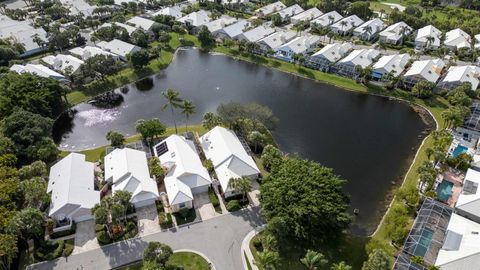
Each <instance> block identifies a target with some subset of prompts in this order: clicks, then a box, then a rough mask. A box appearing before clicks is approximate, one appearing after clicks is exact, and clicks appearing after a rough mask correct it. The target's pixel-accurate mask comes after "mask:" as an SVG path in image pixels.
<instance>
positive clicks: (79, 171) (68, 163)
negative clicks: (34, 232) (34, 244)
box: [47, 153, 100, 229]
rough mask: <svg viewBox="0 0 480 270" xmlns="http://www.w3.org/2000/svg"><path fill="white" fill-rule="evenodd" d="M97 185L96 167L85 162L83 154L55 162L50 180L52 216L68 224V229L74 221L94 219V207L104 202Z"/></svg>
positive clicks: (70, 155) (71, 154)
mask: <svg viewBox="0 0 480 270" xmlns="http://www.w3.org/2000/svg"><path fill="white" fill-rule="evenodd" d="M94 182H95V176H94V165H93V163H91V162H87V161H85V155H83V154H78V153H70V154H69V155H68V156H66V157H64V158H63V159H62V160H60V161H59V162H57V163H55V165H53V166H52V167H51V168H50V175H49V178H48V186H47V193H49V194H50V198H51V201H50V208H49V210H48V215H49V216H50V217H52V218H54V219H55V220H56V221H57V223H58V224H62V225H65V227H66V228H65V229H69V228H70V225H71V222H72V221H74V222H81V221H85V220H90V219H93V215H92V213H91V208H92V207H93V206H94V205H95V204H97V203H99V202H100V191H97V190H95V183H94ZM58 224H57V226H58ZM58 227H62V226H58Z"/></svg>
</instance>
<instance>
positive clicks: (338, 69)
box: [333, 49, 380, 77]
mask: <svg viewBox="0 0 480 270" xmlns="http://www.w3.org/2000/svg"><path fill="white" fill-rule="evenodd" d="M379 56H380V52H379V51H378V50H375V49H359V50H354V51H352V52H351V53H350V54H349V55H347V57H345V58H343V59H341V60H340V61H338V62H337V63H336V64H335V66H334V67H333V69H334V71H335V73H337V74H339V75H342V76H345V77H355V76H357V75H358V74H357V72H356V70H355V69H356V67H357V66H360V67H362V68H366V67H369V66H370V65H372V64H373V62H374V61H375V60H376V59H377V58H378V57H379Z"/></svg>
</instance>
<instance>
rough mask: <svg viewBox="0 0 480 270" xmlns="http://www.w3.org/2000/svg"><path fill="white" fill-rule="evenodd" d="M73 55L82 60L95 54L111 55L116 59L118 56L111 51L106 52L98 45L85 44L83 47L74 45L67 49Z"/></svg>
mask: <svg viewBox="0 0 480 270" xmlns="http://www.w3.org/2000/svg"><path fill="white" fill-rule="evenodd" d="M68 51H69V52H70V53H71V54H72V55H73V56H76V57H78V58H80V59H82V60H84V61H85V60H87V59H89V58H92V57H94V56H97V55H105V56H111V57H113V59H115V60H118V59H119V56H118V55H116V54H113V53H111V52H107V51H104V50H102V49H101V48H98V47H93V46H85V47H83V48H82V47H76V48H73V49H70V50H68Z"/></svg>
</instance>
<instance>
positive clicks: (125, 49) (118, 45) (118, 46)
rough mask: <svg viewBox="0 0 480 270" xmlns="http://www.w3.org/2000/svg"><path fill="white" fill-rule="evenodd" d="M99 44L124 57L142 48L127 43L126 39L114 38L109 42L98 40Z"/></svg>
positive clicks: (104, 48)
mask: <svg viewBox="0 0 480 270" xmlns="http://www.w3.org/2000/svg"><path fill="white" fill-rule="evenodd" d="M97 46H98V47H100V48H102V49H103V50H106V51H108V52H111V53H114V54H117V55H120V56H122V57H126V56H127V54H129V53H132V52H135V51H139V50H141V48H140V47H138V46H135V45H133V44H130V43H127V42H125V41H121V40H119V39H114V40H112V41H109V42H105V41H102V42H98V43H97Z"/></svg>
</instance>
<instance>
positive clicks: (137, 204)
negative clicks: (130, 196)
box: [135, 199, 155, 208]
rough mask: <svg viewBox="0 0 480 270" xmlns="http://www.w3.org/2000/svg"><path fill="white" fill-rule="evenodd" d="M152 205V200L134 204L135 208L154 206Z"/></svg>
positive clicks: (153, 201)
mask: <svg viewBox="0 0 480 270" xmlns="http://www.w3.org/2000/svg"><path fill="white" fill-rule="evenodd" d="M154 203H155V200H154V199H150V200H144V201H140V202H136V203H135V208H139V207H143V206H147V205H150V204H154Z"/></svg>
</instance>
